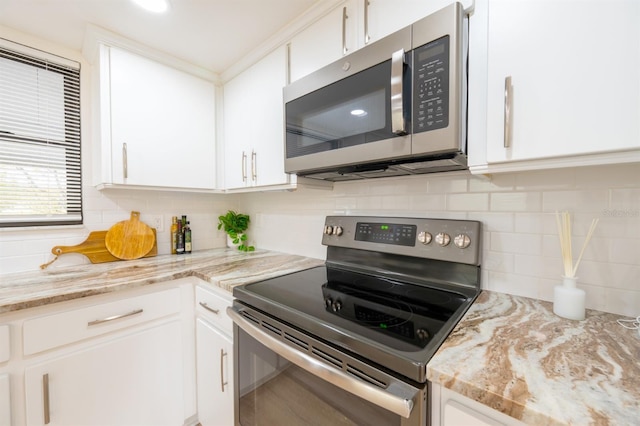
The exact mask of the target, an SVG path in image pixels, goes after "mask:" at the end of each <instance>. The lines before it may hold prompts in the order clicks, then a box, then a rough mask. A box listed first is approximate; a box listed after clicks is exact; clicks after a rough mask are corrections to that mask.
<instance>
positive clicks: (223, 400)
mask: <svg viewBox="0 0 640 426" xmlns="http://www.w3.org/2000/svg"><path fill="white" fill-rule="evenodd" d="M196 342H197V356H196V359H197V369H198V381H197V383H198V421H199V422H200V424H202V425H203V426H222V425H233V416H234V409H233V343H232V341H231V339H229V337H227V336H226V335H225V334H223V333H222V332H220V331H219V330H218V329H217V328H215V327H214V326H212V325H211V324H210V323H209V322H208V321H206V320H203V319H201V318H198V319H197V320H196Z"/></svg>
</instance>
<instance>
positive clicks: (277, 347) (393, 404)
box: [227, 306, 419, 418]
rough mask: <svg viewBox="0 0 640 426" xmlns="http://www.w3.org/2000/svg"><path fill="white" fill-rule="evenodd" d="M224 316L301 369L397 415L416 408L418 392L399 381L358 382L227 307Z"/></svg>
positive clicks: (406, 414)
mask: <svg viewBox="0 0 640 426" xmlns="http://www.w3.org/2000/svg"><path fill="white" fill-rule="evenodd" d="M227 314H228V315H229V317H231V319H232V320H233V322H234V323H235V324H236V325H237V326H238V327H240V328H241V329H242V330H244V331H245V332H246V333H247V334H248V335H249V336H251V337H252V338H254V339H255V340H257V341H258V342H260V343H262V344H263V345H264V346H266V347H267V348H269V349H270V350H272V351H273V352H275V353H276V354H278V355H280V356H282V357H283V358H286V359H287V360H289V361H291V362H292V363H294V364H296V365H297V366H298V367H300V368H302V369H303V370H306V371H308V372H309V373H311V374H313V375H315V376H317V377H319V378H321V379H323V380H325V381H327V382H329V383H332V384H334V385H336V386H338V387H339V388H341V389H344V390H346V391H347V392H351V393H353V394H355V395H357V396H359V397H361V398H363V399H366V400H367V401H370V402H371V403H373V404H375V405H377V406H379V407H382V408H384V409H386V410H389V411H391V412H392V413H395V414H397V415H399V416H402V417H406V418H409V416H410V415H411V411H412V410H413V407H414V405H415V403H414V401H415V399H416V398H417V397H418V393H419V391H418V390H416V389H415V388H413V387H411V386H410V385H408V384H406V383H404V382H402V381H400V380H398V381H394V382H392V383H390V384H389V386H388V387H387V388H386V389H382V388H379V387H377V386H374V385H372V384H370V383H367V382H364V381H361V380H358V379H356V378H354V377H352V376H350V375H349V374H347V373H345V372H344V371H342V370H339V369H337V368H334V367H331V366H329V365H326V364H324V363H322V362H320V361H318V360H316V359H314V358H313V357H311V356H310V355H308V354H307V353H305V352H302V351H299V350H296V349H293V348H292V347H290V346H288V345H286V344H285V343H282V342H281V341H279V340H278V339H276V338H275V337H272V336H271V335H269V334H267V333H266V332H264V331H262V330H259V329H258V328H256V325H255V324H253V323H251V322H250V321H249V320H247V319H245V318H243V317H242V315H241V314H240V313H238V312H237V311H236V310H235V309H233V307H231V306H230V307H228V308H227Z"/></svg>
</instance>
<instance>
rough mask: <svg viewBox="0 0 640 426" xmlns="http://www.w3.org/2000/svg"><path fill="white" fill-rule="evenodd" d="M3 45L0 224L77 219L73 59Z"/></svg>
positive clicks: (0, 56)
mask: <svg viewBox="0 0 640 426" xmlns="http://www.w3.org/2000/svg"><path fill="white" fill-rule="evenodd" d="M6 44H7V42H6V41H3V43H2V44H1V45H0V227H13V226H42V225H61V224H79V223H82V182H81V169H80V65H79V64H77V63H71V64H70V61H68V60H63V59H61V60H60V61H58V62H56V61H55V59H54V60H52V59H51V58H52V55H47V54H43V55H30V54H29V53H25V49H24V48H22V49H10V48H7V47H5V45H6ZM36 52H37V51H36Z"/></svg>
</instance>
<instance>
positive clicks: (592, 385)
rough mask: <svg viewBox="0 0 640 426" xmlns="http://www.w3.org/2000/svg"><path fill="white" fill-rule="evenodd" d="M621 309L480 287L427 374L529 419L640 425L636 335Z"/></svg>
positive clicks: (639, 350)
mask: <svg viewBox="0 0 640 426" xmlns="http://www.w3.org/2000/svg"><path fill="white" fill-rule="evenodd" d="M617 319H625V318H624V317H621V316H619V315H614V314H610V313H605V312H598V311H592V310H587V314H586V319H585V320H584V321H572V320H567V319H563V318H560V317H558V316H556V315H555V314H553V304H552V303H550V302H544V301H540V300H534V299H529V298H525V297H516V296H510V295H507V294H502V293H495V292H489V291H483V292H482V293H481V294H480V296H479V297H478V299H477V300H476V302H475V303H474V304H473V305H472V306H471V308H469V310H468V311H467V313H466V314H465V316H464V317H463V319H462V320H461V321H460V322H459V323H458V325H457V326H456V328H455V329H454V330H453V331H452V333H451V335H450V336H449V337H448V339H447V340H446V341H445V342H444V344H443V345H442V346H441V347H440V349H439V350H438V352H437V353H436V354H435V355H434V356H433V358H432V359H431V361H430V362H429V364H428V366H427V378H428V380H429V381H431V382H435V383H439V384H440V385H442V386H444V387H445V388H448V389H451V390H453V391H455V392H457V393H459V394H462V395H464V396H467V397H469V398H471V399H473V400H476V401H478V402H481V403H483V404H485V405H487V406H489V407H491V408H493V409H496V410H498V411H501V412H503V413H505V414H507V415H509V416H511V417H514V418H516V419H518V420H521V421H522V422H524V423H526V424H531V425H565V424H571V425H616V426H617V425H638V424H640V336H638V330H628V329H625V328H623V327H622V326H620V325H619V324H618V323H617V322H616V320H617Z"/></svg>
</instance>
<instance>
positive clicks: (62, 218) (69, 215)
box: [0, 38, 84, 229]
mask: <svg viewBox="0 0 640 426" xmlns="http://www.w3.org/2000/svg"><path fill="white" fill-rule="evenodd" d="M0 57H2V58H3V59H7V60H12V61H15V62H17V63H21V64H23V65H28V66H32V67H34V68H36V69H41V70H45V71H49V72H55V73H57V74H59V75H61V76H62V84H63V86H62V89H63V91H62V95H63V97H64V99H63V103H62V108H63V111H61V112H62V117H63V119H64V120H63V123H64V125H63V129H62V135H64V136H63V139H59V138H57V140H56V138H53V137H46V136H45V137H38V136H35V135H18V134H13V133H11V132H10V131H8V130H5V131H4V132H3V131H2V130H3V129H2V128H0V138H2V139H3V140H4V141H5V142H7V143H13V142H16V143H23V144H29V145H39V146H42V147H54V148H56V147H57V148H62V149H64V153H63V154H62V155H64V158H65V159H64V160H62V161H61V162H60V165H63V166H64V171H65V172H64V173H65V178H66V183H65V185H64V188H63V189H62V191H61V193H62V195H63V200H60V201H61V204H63V205H64V213H62V214H56V213H52V212H51V211H50V212H49V213H43V214H27V213H18V214H13V215H11V214H7V215H2V214H0V229H3V228H16V227H49V226H67V225H82V224H83V221H84V215H83V204H84V203H83V201H84V200H83V194H82V131H81V121H82V117H81V112H82V108H81V67H80V63H79V62H77V61H72V60H69V59H66V58H63V57H60V56H57V55H55V54H52V53H48V52H44V51H41V50H37V49H35V48H31V47H28V46H25V45H21V44H18V43H14V42H12V41H10V40H6V39H3V38H0ZM30 107H31V106H30ZM58 111H59V110H58ZM51 135H53V132H52V133H51V134H50V135H49V136H51ZM9 160H11V159H9ZM9 164H15V163H10V162H9ZM34 166H37V161H36V160H34ZM44 169H46V167H45V168H44ZM50 169H51V168H50ZM35 188H41V187H38V186H35ZM7 193H8V194H9V195H8V198H5V200H6V201H8V202H11V201H15V200H16V198H17V196H16V193H17V191H14V193H13V194H12V193H10V192H9V191H7ZM1 195H3V194H0V196H1ZM37 199H38V198H37V197H34V200H37ZM52 200H53V198H52ZM3 201H4V200H3ZM50 204H51V206H52V205H53V204H54V202H53V201H51V203H50Z"/></svg>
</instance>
